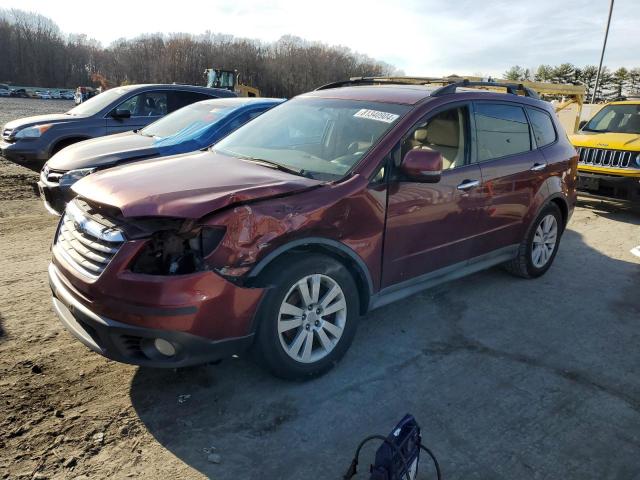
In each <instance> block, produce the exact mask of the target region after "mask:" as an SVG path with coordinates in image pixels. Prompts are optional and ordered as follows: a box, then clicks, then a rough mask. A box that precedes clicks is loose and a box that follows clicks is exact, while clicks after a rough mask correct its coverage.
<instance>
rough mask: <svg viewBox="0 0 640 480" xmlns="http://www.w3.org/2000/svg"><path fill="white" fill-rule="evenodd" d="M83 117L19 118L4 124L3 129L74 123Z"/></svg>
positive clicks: (43, 116) (55, 114) (41, 116)
mask: <svg viewBox="0 0 640 480" xmlns="http://www.w3.org/2000/svg"><path fill="white" fill-rule="evenodd" d="M83 118H84V117H74V116H73V115H65V114H64V113H52V114H49V115H35V116H33V117H25V118H19V119H18V120H12V121H10V122H7V123H6V124H5V126H4V127H5V128H10V129H12V130H13V129H16V128H23V127H29V126H31V125H43V124H45V123H62V122H76V121H78V120H81V119H83Z"/></svg>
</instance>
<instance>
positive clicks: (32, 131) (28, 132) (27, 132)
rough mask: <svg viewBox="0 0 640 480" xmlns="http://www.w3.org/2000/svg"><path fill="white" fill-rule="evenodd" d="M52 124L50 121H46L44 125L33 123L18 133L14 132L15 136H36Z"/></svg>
mask: <svg viewBox="0 0 640 480" xmlns="http://www.w3.org/2000/svg"><path fill="white" fill-rule="evenodd" d="M52 126H53V125H52V124H51V123H47V124H46V125H34V126H33V127H28V128H25V129H23V130H19V131H18V133H16V136H15V138H38V137H40V136H41V135H42V134H43V133H44V132H46V131H47V130H49V129H50V128H51V127H52Z"/></svg>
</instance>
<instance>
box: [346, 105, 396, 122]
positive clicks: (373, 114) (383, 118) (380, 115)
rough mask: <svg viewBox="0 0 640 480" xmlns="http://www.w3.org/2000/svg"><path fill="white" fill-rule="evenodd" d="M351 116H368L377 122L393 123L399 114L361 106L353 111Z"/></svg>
mask: <svg viewBox="0 0 640 480" xmlns="http://www.w3.org/2000/svg"><path fill="white" fill-rule="evenodd" d="M353 116H354V117H358V118H368V119H369V120H376V121H378V122H384V123H393V122H394V121H395V120H396V119H397V118H398V117H399V116H400V115H396V114H395V113H388V112H380V111H378V110H369V109H367V108H363V109H361V110H358V111H357V112H356V113H354V114H353Z"/></svg>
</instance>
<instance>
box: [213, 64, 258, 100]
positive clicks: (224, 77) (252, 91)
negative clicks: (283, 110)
mask: <svg viewBox="0 0 640 480" xmlns="http://www.w3.org/2000/svg"><path fill="white" fill-rule="evenodd" d="M204 74H205V76H206V77H207V87H209V88H225V89H227V90H231V91H232V92H236V93H237V94H238V96H240V97H259V96H260V90H258V89H257V88H255V87H250V86H249V85H245V84H243V83H242V82H241V81H240V74H239V73H238V71H237V70H225V69H223V68H207V69H206V70H205V71H204Z"/></svg>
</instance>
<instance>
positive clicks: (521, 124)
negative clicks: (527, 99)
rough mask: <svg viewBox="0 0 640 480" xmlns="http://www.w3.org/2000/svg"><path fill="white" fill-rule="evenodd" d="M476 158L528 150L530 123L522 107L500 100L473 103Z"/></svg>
mask: <svg viewBox="0 0 640 480" xmlns="http://www.w3.org/2000/svg"><path fill="white" fill-rule="evenodd" d="M475 121H476V132H477V138H478V161H480V162H482V161H484V160H491V159H492V158H500V157H505V156H507V155H514V154H516V153H522V152H528V151H529V150H531V138H530V136H529V124H528V123H527V117H526V116H525V114H524V110H523V109H522V107H518V106H515V105H504V104H500V103H484V102H483V103H477V104H476V105H475Z"/></svg>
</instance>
